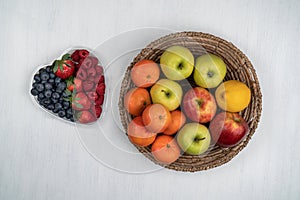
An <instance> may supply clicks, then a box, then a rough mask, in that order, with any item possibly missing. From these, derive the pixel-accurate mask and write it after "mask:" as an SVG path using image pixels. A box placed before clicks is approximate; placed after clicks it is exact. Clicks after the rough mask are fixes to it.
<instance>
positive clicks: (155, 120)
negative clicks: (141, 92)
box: [142, 104, 171, 133]
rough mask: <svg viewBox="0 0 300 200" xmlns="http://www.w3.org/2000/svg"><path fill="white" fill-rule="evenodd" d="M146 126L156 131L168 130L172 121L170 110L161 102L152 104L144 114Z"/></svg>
mask: <svg viewBox="0 0 300 200" xmlns="http://www.w3.org/2000/svg"><path fill="white" fill-rule="evenodd" d="M142 118H143V122H144V124H145V127H146V128H147V129H148V130H149V131H151V132H155V133H160V132H163V131H164V130H166V128H167V127H168V126H169V124H170V123H171V114H170V111H169V110H168V109H167V108H166V107H164V106H163V105H161V104H151V105H149V106H147V108H146V109H145V110H144V111H143V114H142Z"/></svg>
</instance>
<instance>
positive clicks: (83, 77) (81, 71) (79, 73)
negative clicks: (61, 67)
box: [76, 68, 87, 81]
mask: <svg viewBox="0 0 300 200" xmlns="http://www.w3.org/2000/svg"><path fill="white" fill-rule="evenodd" d="M76 78H78V79H80V80H82V81H84V80H86V78H87V74H86V71H85V70H84V69H82V68H79V69H78V71H77V74H76Z"/></svg>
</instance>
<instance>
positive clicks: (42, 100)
mask: <svg viewBox="0 0 300 200" xmlns="http://www.w3.org/2000/svg"><path fill="white" fill-rule="evenodd" d="M37 100H38V102H39V104H41V105H43V104H44V99H41V98H40V97H38V98H37Z"/></svg>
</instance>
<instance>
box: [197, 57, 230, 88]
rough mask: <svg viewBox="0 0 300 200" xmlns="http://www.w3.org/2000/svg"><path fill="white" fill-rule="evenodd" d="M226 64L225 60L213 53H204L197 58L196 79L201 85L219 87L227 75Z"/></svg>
mask: <svg viewBox="0 0 300 200" xmlns="http://www.w3.org/2000/svg"><path fill="white" fill-rule="evenodd" d="M226 71H227V69H226V64H225V63H224V61H223V60H222V59H221V58H220V57H218V56H216V55H213V54H204V55H202V56H200V57H198V58H197V60H196V65H195V71H194V81H195V82H196V84H197V85H198V86H200V87H204V88H214V87H217V86H218V85H219V84H220V83H221V82H222V80H223V79H224V77H225V75H226Z"/></svg>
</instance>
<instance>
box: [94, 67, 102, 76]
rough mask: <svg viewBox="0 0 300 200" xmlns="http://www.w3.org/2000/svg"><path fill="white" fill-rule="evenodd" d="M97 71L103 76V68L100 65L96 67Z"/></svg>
mask: <svg viewBox="0 0 300 200" xmlns="http://www.w3.org/2000/svg"><path fill="white" fill-rule="evenodd" d="M95 70H96V72H97V74H99V75H102V74H103V67H102V66H100V65H97V66H95Z"/></svg>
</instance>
